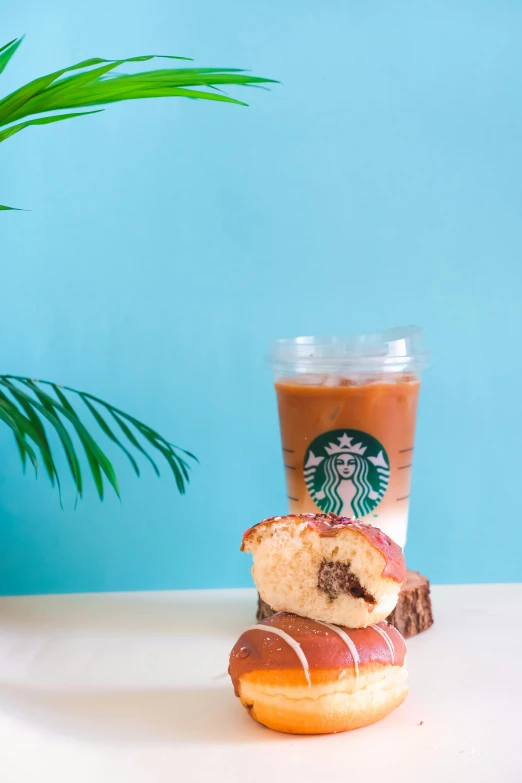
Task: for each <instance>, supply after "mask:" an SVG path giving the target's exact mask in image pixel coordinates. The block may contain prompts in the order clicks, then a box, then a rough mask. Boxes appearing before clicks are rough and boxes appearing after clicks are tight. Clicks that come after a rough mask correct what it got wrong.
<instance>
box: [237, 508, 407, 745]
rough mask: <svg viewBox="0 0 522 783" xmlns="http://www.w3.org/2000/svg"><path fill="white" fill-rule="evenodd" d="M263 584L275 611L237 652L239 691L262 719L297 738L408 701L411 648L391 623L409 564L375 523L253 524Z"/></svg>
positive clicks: (245, 546) (373, 716) (371, 718)
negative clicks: (407, 678) (409, 649)
mask: <svg viewBox="0 0 522 783" xmlns="http://www.w3.org/2000/svg"><path fill="white" fill-rule="evenodd" d="M241 549H242V550H244V551H247V552H251V553H252V555H253V560H254V564H253V568H252V575H253V577H254V581H255V583H256V586H257V589H258V591H259V593H260V595H261V597H262V598H263V600H264V601H266V602H267V603H268V604H269V605H270V606H272V607H273V608H274V609H275V610H276V611H277V614H275V615H273V616H272V617H269V618H267V619H266V620H264V621H263V622H261V623H259V624H258V625H253V626H251V627H250V628H248V629H247V630H246V631H245V632H244V633H243V634H242V635H241V636H240V638H239V639H238V641H237V642H236V644H235V645H234V648H233V649H232V652H231V654H230V666H229V673H230V676H231V678H232V682H233V684H234V690H235V693H236V696H238V697H239V699H240V700H241V703H242V704H243V706H244V707H246V709H247V710H248V712H249V714H250V715H251V716H252V718H254V719H255V720H257V721H259V723H263V724H264V725H265V726H268V727H269V728H272V729H276V730H277V731H283V732H287V733H290V734H327V733H331V732H337V731H346V730H348V729H355V728H359V727H361V726H366V725H367V724H369V723H374V722H375V721H377V720H380V719H381V718H383V717H385V716H386V715H387V714H388V713H389V712H391V711H392V710H393V709H395V708H396V707H398V706H399V705H400V704H401V703H402V702H403V701H404V699H405V698H406V696H407V693H408V687H407V684H406V645H405V642H404V639H403V638H402V636H401V635H400V633H399V632H398V631H397V630H396V629H395V628H393V627H392V626H391V625H389V624H388V623H386V622H385V618H386V617H387V616H388V615H389V614H390V612H392V611H393V609H394V607H395V605H396V603H397V600H398V596H399V591H400V589H401V586H402V584H403V582H404V580H405V579H406V567H405V564H404V557H403V554H402V550H401V548H400V547H399V546H398V545H397V544H395V542H393V541H392V540H391V539H390V538H388V536H386V535H384V533H382V532H381V531H380V530H378V529H377V528H375V527H372V526H371V525H366V524H363V523H361V522H358V521H356V520H351V519H346V518H344V517H337V516H335V515H333V514H331V515H326V514H303V515H297V516H294V515H290V516H285V517H272V518H270V519H266V520H264V521H263V522H260V523H259V524H258V525H256V526H255V527H253V528H251V529H250V530H247V531H246V533H245V534H244V536H243V543H242V546H241Z"/></svg>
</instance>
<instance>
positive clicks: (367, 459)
mask: <svg viewBox="0 0 522 783" xmlns="http://www.w3.org/2000/svg"><path fill="white" fill-rule="evenodd" d="M304 477H305V482H306V487H307V489H308V492H309V493H310V496H311V498H312V500H313V501H314V503H316V504H317V505H318V506H319V508H320V509H321V511H324V512H325V513H326V514H328V513H329V512H333V513H334V514H341V515H342V516H345V517H355V518H356V519H359V518H360V517H364V516H366V515H367V514H369V513H371V512H372V511H373V510H374V508H376V506H378V504H379V503H380V502H381V500H382V499H383V497H384V494H385V492H386V490H387V488H388V482H389V480H390V461H389V459H388V455H387V454H386V451H385V449H384V447H383V446H382V444H381V443H379V441H378V440H377V439H376V438H374V437H372V435H368V434H367V433H366V432H361V431H360V430H330V432H324V433H323V434H322V435H319V436H318V437H317V438H315V440H313V441H312V443H311V444H310V446H309V447H308V449H307V451H306V454H305V459H304Z"/></svg>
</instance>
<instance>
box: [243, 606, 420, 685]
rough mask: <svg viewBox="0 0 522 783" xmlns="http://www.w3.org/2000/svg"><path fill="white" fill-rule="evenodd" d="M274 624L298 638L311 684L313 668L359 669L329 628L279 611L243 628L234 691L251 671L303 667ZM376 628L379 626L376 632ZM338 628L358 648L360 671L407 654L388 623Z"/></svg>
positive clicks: (401, 659)
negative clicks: (255, 624)
mask: <svg viewBox="0 0 522 783" xmlns="http://www.w3.org/2000/svg"><path fill="white" fill-rule="evenodd" d="M271 627H274V628H277V629H279V630H281V631H284V632H285V633H286V634H288V636H290V637H292V639H293V640H294V641H295V642H297V643H298V644H299V645H300V647H301V650H302V652H303V653H304V656H305V658H306V661H307V664H308V668H309V672H310V676H311V679H312V682H313V681H314V671H315V672H317V671H319V670H325V669H354V670H355V669H356V661H354V656H353V653H352V651H351V650H350V647H349V646H348V645H347V644H346V642H345V641H343V639H342V637H341V636H340V635H339V634H338V633H336V632H335V631H334V630H332V628H331V627H328V626H327V625H325V624H323V623H320V622H317V621H316V620H311V619H309V618H307V617H299V616H298V615H295V614H290V613H289V612H279V613H278V614H275V615H273V616H272V617H269V618H267V619H266V620H263V622H262V623H260V624H259V625H258V626H255V627H253V628H249V629H248V630H247V631H245V632H244V633H243V634H241V636H240V637H239V639H238V640H237V642H236V644H235V645H234V647H233V649H232V652H231V653H230V665H229V669H228V671H229V674H230V677H231V678H232V682H233V684H234V690H235V692H236V695H237V694H238V686H239V680H240V678H241V677H242V676H243V675H245V674H248V673H250V672H256V671H276V670H277V671H281V670H294V669H302V668H303V666H302V663H301V661H300V660H299V658H298V656H297V655H296V653H295V650H294V649H293V648H292V647H291V646H290V645H289V644H288V643H287V642H285V641H284V639H282V638H281V637H280V636H279V635H276V634H275V633H270V628H271ZM375 627H377V628H379V629H380V632H379V631H376V630H375ZM339 629H340V630H341V631H342V632H344V634H346V635H347V636H348V637H349V639H350V640H351V642H352V643H353V645H352V646H354V647H355V649H356V652H357V658H358V660H357V664H358V668H359V669H364V666H365V665H368V664H382V665H390V664H392V665H396V666H402V665H403V664H404V659H405V656H406V644H405V642H404V639H403V638H402V636H401V635H400V633H399V632H398V631H397V630H396V629H395V628H393V626H391V625H388V623H386V622H384V621H383V622H380V623H377V626H368V627H367V628H356V629H354V628H344V627H342V626H339Z"/></svg>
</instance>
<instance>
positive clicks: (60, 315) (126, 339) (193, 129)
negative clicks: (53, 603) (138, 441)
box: [0, 0, 522, 593]
mask: <svg viewBox="0 0 522 783" xmlns="http://www.w3.org/2000/svg"><path fill="white" fill-rule="evenodd" d="M521 25H522V5H521V3H520V2H517V1H516V0H511V1H510V2H508V1H506V0H490V1H489V2H480V0H473V1H472V2H471V1H470V2H466V1H465V0H460V1H459V2H455V0H429V1H426V2H418V0H412V2H407V0H397V1H396V2H394V3H390V2H388V0H382V1H380V2H377V1H374V2H356V1H355V0H343V1H342V2H341V1H340V0H339V2H334V1H333V0H326V1H325V2H321V3H318V2H316V1H314V2H309V0H299V2H297V0H277V2H276V0H269V2H265V3H254V2H244V0H223V2H221V3H219V4H216V3H212V2H210V1H209V0H200V2H189V0H183V2H173V0H150V2H148V3H146V4H144V3H143V2H134V1H133V0H92V2H90V3H89V6H88V8H87V7H84V6H83V5H82V4H77V3H76V4H75V3H71V2H66V0H46V2H45V3H41V2H36V0H34V2H30V1H29V0H24V2H12V1H8V2H6V1H5V0H4V2H3V3H2V6H1V9H0V29H1V30H2V38H3V39H5V41H7V40H9V39H10V38H12V37H15V36H17V35H20V34H21V33H23V32H26V33H27V38H26V40H25V42H24V44H23V46H22V48H21V49H20V50H19V52H18V53H17V55H16V57H15V58H14V60H13V61H12V62H11V64H10V66H9V68H8V70H7V71H6V72H5V73H4V74H3V76H2V77H1V79H0V84H1V85H2V87H1V89H2V91H4V92H7V91H8V90H10V89H13V88H14V87H16V86H19V84H21V83H22V82H23V81H25V80H29V79H30V78H33V77H35V76H39V75H40V74H41V73H43V72H46V71H51V70H54V69H56V68H59V67H61V66H63V65H68V64H69V63H72V62H76V61H78V60H80V59H83V58H85V57H90V56H95V55H97V56H98V55H99V56H103V57H120V56H123V57H124V56H129V55H133V54H141V53H149V52H160V53H175V54H184V55H190V56H193V57H194V58H196V61H197V63H198V64H200V65H227V66H242V67H246V68H250V69H252V70H253V71H254V72H255V73H258V74H262V75H265V76H271V77H275V78H278V79H280V80H281V81H282V82H283V85H282V86H281V87H277V88H275V89H273V91H272V92H271V93H265V92H261V91H259V90H251V91H248V92H244V91H243V92H240V93H239V95H240V97H243V98H245V99H246V100H248V101H249V102H250V104H251V105H250V108H248V109H243V108H239V107H234V106H220V105H214V104H205V103H194V102H188V101H187V102H183V101H180V100H176V99H174V100H165V101H157V102H153V101H151V102H147V103H145V102H141V103H134V104H128V105H121V106H117V107H112V108H109V109H108V110H107V111H106V112H105V113H104V114H100V115H96V116H94V117H88V118H85V119H82V120H78V121H75V122H70V123H63V124H60V125H56V126H51V127H49V128H39V129H31V130H27V131H24V132H23V133H20V134H19V135H18V136H16V137H15V138H13V139H12V140H10V141H8V142H7V143H6V144H2V145H1V147H0V165H1V178H0V203H8V204H15V205H20V206H25V207H28V208H30V209H31V210H32V211H31V212H25V213H7V214H6V213H4V215H3V216H2V217H1V218H0V225H1V251H0V252H1V271H2V295H1V307H0V334H1V335H2V340H1V343H2V349H1V366H2V369H3V371H5V372H12V373H20V374H29V375H32V376H35V377H43V378H50V379H53V380H57V381H60V382H64V383H68V384H70V385H72V386H76V387H78V388H83V389H86V390H90V391H93V392H95V393H97V394H99V395H100V396H104V397H105V398H107V399H109V400H111V401H112V402H114V403H115V404H119V405H120V406H121V407H123V408H125V409H127V410H129V411H130V412H133V413H134V414H135V415H137V416H139V417H141V418H143V419H144V420H146V421H147V422H149V423H150V424H151V425H153V426H156V427H157V428H159V429H161V431H162V432H164V433H165V434H166V435H168V436H169V437H171V438H172V440H174V441H175V442H176V443H179V444H181V445H184V446H186V447H188V448H190V449H192V450H193V451H195V452H196V453H197V454H198V455H199V457H200V459H201V466H200V468H198V469H196V470H195V472H194V477H193V481H192V483H191V485H190V489H189V493H188V495H187V496H186V497H185V498H181V497H179V496H178V495H177V493H176V490H175V487H174V484H173V481H171V479H170V478H169V477H167V475H166V474H165V477H164V478H162V480H161V481H158V480H156V479H155V477H154V476H153V475H152V474H151V472H149V471H148V470H147V466H146V464H145V465H144V478H143V479H142V480H141V481H139V482H138V481H136V480H135V479H134V477H133V474H132V472H131V469H130V467H129V466H128V465H127V463H126V462H125V461H124V458H123V459H121V460H120V458H119V456H118V455H117V454H116V455H115V463H116V465H117V467H118V468H119V471H120V474H121V483H122V491H123V504H122V505H120V504H119V502H118V501H117V500H116V499H114V498H112V497H110V496H109V497H108V499H107V501H106V502H105V503H104V504H103V505H101V504H99V503H98V501H97V500H96V497H95V493H94V489H92V491H91V492H90V493H89V494H88V497H87V499H86V500H85V501H84V502H83V503H82V504H81V505H80V506H79V507H78V509H77V510H76V511H74V510H73V494H72V491H69V492H68V493H67V494H66V497H65V506H66V510H65V511H64V512H62V511H61V510H60V507H59V504H58V497H57V495H56V493H54V492H53V491H52V490H51V489H50V487H49V485H48V483H47V482H46V480H45V479H43V478H42V479H40V480H39V481H38V482H35V481H34V479H33V478H32V477H30V476H29V475H28V476H27V477H25V478H24V477H23V476H22V474H21V470H20V466H19V462H18V456H17V454H16V452H15V449H14V448H13V443H12V441H11V436H10V434H9V433H8V432H0V457H1V465H2V468H1V471H0V592H2V593H30V592H60V591H83V590H120V589H122V590H126V589H149V588H188V587H212V586H238V585H245V584H249V583H250V576H249V567H250V564H249V562H248V560H249V558H248V557H246V556H244V555H243V556H242V555H240V554H239V551H238V547H239V539H240V534H241V532H242V531H243V530H244V529H245V528H246V527H247V526H249V525H250V524H251V523H253V522H255V521H257V520H258V519H260V518H261V517H263V516H265V515H269V514H275V513H280V512H282V511H283V510H284V509H285V488H284V476H283V469H282V464H281V457H280V450H279V434H278V425H277V418H276V407H275V399H274V395H273V392H272V389H271V378H270V375H269V373H268V370H267V369H266V368H265V366H264V364H263V361H262V356H263V354H264V352H265V349H266V347H267V345H268V343H269V342H270V340H271V339H272V338H274V337H276V336H281V335H295V334H298V333H310V332H323V333H324V332H327V331H330V332H343V331H347V332H353V331H366V330H374V329H379V328H382V327H386V326H391V325H395V324H401V323H410V322H414V323H420V324H422V325H423V326H424V327H425V331H426V337H427V342H428V345H429V347H430V349H431V352H432V355H433V359H434V366H433V367H432V369H431V370H430V371H429V372H428V373H427V374H426V376H425V384H424V388H423V391H422V398H421V406H420V421H419V427H418V449H417V452H416V464H415V470H414V488H413V501H412V508H411V528H410V529H411V532H410V538H409V543H408V548H407V556H408V560H409V563H410V565H411V566H413V567H416V568H419V569H422V570H423V571H424V572H425V573H426V574H428V575H429V576H430V577H431V578H432V579H433V581H435V582H467V581H509V580H516V579H521V578H522V565H521V556H520V548H521V546H522V524H521V519H522V494H521V492H520V488H519V483H520V478H519V476H520V460H521V438H522V421H521V414H520V393H521V388H522V359H521V348H520V346H521V340H520V338H521V334H522V331H521V330H522V308H521V304H522V299H521V294H522V273H521V267H520V261H521V255H522V236H521V228H520V225H521V224H520V215H521V208H522V99H521V98H522V95H521V93H522V48H521V46H520V29H521ZM236 94H237V93H236ZM501 523H502V528H501V529H502V531H503V532H505V533H507V534H508V535H509V538H508V545H507V546H503V545H502V546H493V545H492V537H491V533H492V531H493V530H494V529H495V528H496V527H497V526H498V527H499V529H500V525H501Z"/></svg>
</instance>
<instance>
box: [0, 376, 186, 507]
mask: <svg viewBox="0 0 522 783" xmlns="http://www.w3.org/2000/svg"><path fill="white" fill-rule="evenodd" d="M68 395H75V397H76V399H79V400H80V401H81V402H82V403H83V405H84V406H85V409H86V410H87V411H88V412H89V413H90V414H91V416H92V417H93V419H94V421H95V422H96V424H97V425H98V427H99V428H100V429H101V431H102V432H103V433H104V435H105V436H106V437H107V438H108V439H109V440H110V441H111V442H112V443H113V444H115V445H116V446H118V447H119V448H120V449H121V450H122V451H123V453H124V454H125V455H126V457H127V458H128V460H129V462H130V463H131V465H132V468H133V470H134V472H135V473H136V475H137V476H139V475H140V469H139V466H138V462H137V461H136V459H135V456H134V455H133V453H132V450H133V449H134V450H135V452H136V453H137V454H141V455H143V456H144V457H146V459H147V460H148V461H149V462H150V464H151V465H152V468H153V469H154V472H155V473H156V475H158V476H159V468H158V465H157V464H156V461H155V460H154V459H153V457H152V456H151V452H152V454H155V456H160V457H162V458H163V459H164V460H165V461H166V462H167V464H168V466H169V468H170V470H171V471H172V473H173V475H174V479H175V481H176V485H177V488H178V490H179V492H180V493H181V494H183V493H184V492H185V487H186V484H187V483H188V481H189V470H190V464H189V462H188V461H187V459H186V458H188V459H192V460H195V459H196V457H194V455H193V454H191V453H190V452H188V451H185V450H184V449H181V448H179V447H178V446H175V445H174V444H173V443H171V442H170V441H168V440H167V439H166V438H164V437H163V436H162V435H160V434H159V433H158V432H156V431H155V430H153V429H152V428H151V427H149V426H148V425H147V424H144V423H143V422H141V421H139V420H138V419H136V418H134V416H130V415H129V414H128V413H125V412H124V411H122V410H120V409H119V408H116V407H115V406H114V405H111V404H110V403H108V402H105V401H104V400H101V399H100V398H99V397H95V396H94V395H92V394H88V393H87V392H81V391H78V390H76V389H71V388H69V387H67V386H59V385H58V384H56V383H52V382H50V381H36V380H33V379H31V378H25V377H22V376H15V375H0V421H2V422H3V423H4V424H6V425H7V426H8V427H10V429H11V430H12V432H13V435H14V437H15V441H16V445H17V447H18V451H19V453H20V457H21V460H22V465H23V467H24V470H25V468H26V466H27V461H28V460H29V462H31V464H32V466H33V468H34V470H35V474H36V475H38V470H39V468H40V466H43V468H44V470H45V472H46V473H47V475H48V477H49V479H50V481H51V484H52V485H53V486H55V485H56V486H57V487H58V489H60V479H59V476H58V470H57V467H56V463H55V460H54V456H53V452H52V450H51V446H50V444H49V439H48V436H47V430H50V431H53V432H54V433H55V435H56V436H57V438H58V440H59V441H60V443H61V446H62V448H63V450H64V453H65V457H66V459H67V464H68V466H69V469H70V472H71V476H72V479H73V482H74V485H75V487H76V491H77V494H78V497H80V498H81V497H82V495H83V492H84V481H83V472H82V466H81V463H80V459H79V457H78V454H77V450H76V446H75V444H74V441H73V437H75V439H76V440H77V441H79V443H81V446H82V448H83V451H84V452H85V456H86V458H87V464H88V466H89V470H90V474H91V476H92V478H93V480H94V484H95V486H96V489H97V492H98V495H99V497H100V499H101V500H103V496H104V479H105V481H107V482H108V483H109V484H110V486H111V487H112V488H113V490H114V491H115V492H116V494H117V495H118V497H119V496H120V490H119V486H118V479H117V476H116V473H115V471H114V468H113V465H112V463H111V461H110V460H109V458H108V457H107V455H106V454H105V452H104V451H103V450H102V449H101V448H100V446H99V445H98V443H97V442H96V440H95V439H94V438H93V436H92V435H91V433H90V431H89V430H88V429H87V427H86V426H85V424H84V423H83V421H82V420H81V418H80V416H79V414H78V413H77V411H76V409H75V408H74V407H73V405H72V404H71V402H70V400H69V398H68ZM109 422H110V423H109ZM114 425H117V427H116V428H115V427H114ZM116 432H117V433H118V434H116ZM71 434H72V435H73V437H71ZM122 441H123V442H122ZM137 454H136V456H137Z"/></svg>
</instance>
